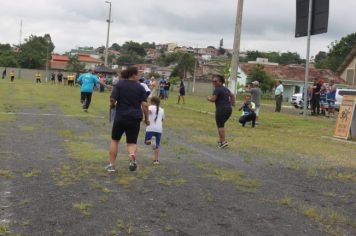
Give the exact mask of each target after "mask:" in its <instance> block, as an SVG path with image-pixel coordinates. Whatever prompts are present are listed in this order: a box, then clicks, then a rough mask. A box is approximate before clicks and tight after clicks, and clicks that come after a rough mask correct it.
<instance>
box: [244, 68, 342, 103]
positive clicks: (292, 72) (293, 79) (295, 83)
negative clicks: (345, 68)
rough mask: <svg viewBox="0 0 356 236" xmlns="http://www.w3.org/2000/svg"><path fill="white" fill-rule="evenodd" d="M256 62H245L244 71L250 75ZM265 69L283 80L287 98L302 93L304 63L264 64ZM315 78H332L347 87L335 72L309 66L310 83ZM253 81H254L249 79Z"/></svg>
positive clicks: (326, 79) (274, 76)
mask: <svg viewBox="0 0 356 236" xmlns="http://www.w3.org/2000/svg"><path fill="white" fill-rule="evenodd" d="M253 66H254V64H249V63H243V64H241V68H242V71H243V73H244V74H245V75H246V76H248V75H249V74H250V71H251V69H252V67H253ZM264 70H265V71H266V72H267V73H268V74H270V75H271V76H272V78H273V79H274V80H276V81H277V80H281V81H282V82H283V86H284V95H285V99H286V100H289V99H290V98H291V96H292V95H293V94H294V93H300V92H301V91H302V89H303V87H304V75H305V67H304V66H303V65H269V64H266V65H264ZM314 78H321V79H323V80H324V81H325V82H329V81H330V80H331V79H333V80H334V81H335V83H336V84H337V85H338V86H339V87H346V84H345V81H344V80H342V79H341V78H340V77H339V76H337V75H336V74H335V73H334V72H332V71H331V70H327V69H313V68H309V83H312V82H313V80H314ZM248 82H250V83H251V82H252V81H248Z"/></svg>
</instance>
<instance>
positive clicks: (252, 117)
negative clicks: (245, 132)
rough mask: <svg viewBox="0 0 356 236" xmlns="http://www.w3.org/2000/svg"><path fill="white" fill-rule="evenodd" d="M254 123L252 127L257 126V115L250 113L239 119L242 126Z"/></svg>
mask: <svg viewBox="0 0 356 236" xmlns="http://www.w3.org/2000/svg"><path fill="white" fill-rule="evenodd" d="M249 121H252V127H255V124H256V113H250V114H248V115H244V116H241V117H240V119H239V122H240V124H242V125H243V126H245V124H246V122H249Z"/></svg>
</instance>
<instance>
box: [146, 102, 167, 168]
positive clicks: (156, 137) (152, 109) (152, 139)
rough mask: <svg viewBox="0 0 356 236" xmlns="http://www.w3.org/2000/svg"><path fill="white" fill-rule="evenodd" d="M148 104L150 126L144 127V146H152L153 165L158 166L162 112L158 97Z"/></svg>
mask: <svg viewBox="0 0 356 236" xmlns="http://www.w3.org/2000/svg"><path fill="white" fill-rule="evenodd" d="M150 103H151V105H150V106H149V107H148V120H149V122H150V125H148V126H147V127H146V134H145V144H146V145H152V148H153V150H154V159H153V164H154V165H159V160H158V156H159V148H160V143H161V137H162V132H163V127H162V123H163V120H164V110H163V108H161V107H160V103H161V100H160V99H159V98H158V97H156V96H155V97H152V98H151V101H150Z"/></svg>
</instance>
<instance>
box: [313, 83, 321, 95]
mask: <svg viewBox="0 0 356 236" xmlns="http://www.w3.org/2000/svg"><path fill="white" fill-rule="evenodd" d="M314 86H315V88H314V89H313V95H319V94H320V90H321V84H319V83H317V84H314Z"/></svg>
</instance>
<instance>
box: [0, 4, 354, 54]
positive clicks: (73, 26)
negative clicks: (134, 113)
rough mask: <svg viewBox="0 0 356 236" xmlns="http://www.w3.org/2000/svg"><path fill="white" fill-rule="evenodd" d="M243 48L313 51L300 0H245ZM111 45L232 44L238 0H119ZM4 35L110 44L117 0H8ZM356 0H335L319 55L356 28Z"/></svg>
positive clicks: (60, 48)
mask: <svg viewBox="0 0 356 236" xmlns="http://www.w3.org/2000/svg"><path fill="white" fill-rule="evenodd" d="M244 2H245V5H244V15H243V31H242V38H241V49H242V50H261V51H281V52H282V51H297V52H298V53H300V54H301V56H302V57H305V48H306V38H305V37H304V38H298V39H296V38H294V28H295V8H296V7H295V4H296V3H295V2H296V1H295V0H246V1H244ZM112 6H113V8H112V18H113V21H114V22H113V24H112V28H111V37H110V45H111V44H112V43H114V42H116V43H119V44H122V43H124V42H125V41H128V40H133V41H139V42H144V41H149V42H156V43H167V42H176V43H178V45H180V46H183V45H186V46H193V47H206V46H209V45H212V46H215V47H218V46H219V40H220V39H221V38H224V46H225V48H232V43H233V34H234V27H235V15H236V8H237V0H112ZM0 7H1V14H0V32H1V33H0V43H10V44H17V43H18V42H19V31H20V20H21V19H22V21H23V38H27V37H28V36H29V35H31V34H33V35H43V34H45V33H49V34H50V35H51V36H52V41H53V42H54V44H55V47H56V48H55V52H58V53H64V52H66V51H69V50H70V49H72V48H75V47H77V46H93V47H98V46H101V45H105V42H106V30H107V24H106V22H105V20H106V19H107V17H108V9H109V5H108V4H106V3H105V1H104V0H36V1H33V0H1V5H0ZM355 9H356V0H330V17H329V30H328V33H326V34H321V35H317V36H313V37H312V44H311V50H312V55H314V54H316V53H317V52H318V51H320V50H327V45H329V44H330V43H331V42H332V41H334V40H339V39H340V38H341V37H343V36H345V35H347V34H350V33H353V32H356V14H355Z"/></svg>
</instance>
